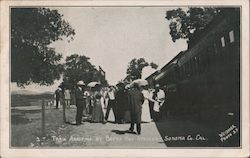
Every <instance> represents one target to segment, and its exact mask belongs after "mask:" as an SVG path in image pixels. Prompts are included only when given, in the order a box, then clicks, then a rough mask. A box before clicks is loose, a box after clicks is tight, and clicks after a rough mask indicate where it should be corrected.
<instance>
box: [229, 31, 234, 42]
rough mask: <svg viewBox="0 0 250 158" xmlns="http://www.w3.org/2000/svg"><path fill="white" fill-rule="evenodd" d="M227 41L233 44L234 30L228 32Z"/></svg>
mask: <svg viewBox="0 0 250 158" xmlns="http://www.w3.org/2000/svg"><path fill="white" fill-rule="evenodd" d="M229 41H230V43H233V42H234V30H232V31H230V32H229Z"/></svg>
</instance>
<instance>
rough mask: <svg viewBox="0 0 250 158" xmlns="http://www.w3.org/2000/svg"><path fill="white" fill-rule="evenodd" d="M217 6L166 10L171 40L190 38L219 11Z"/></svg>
mask: <svg viewBox="0 0 250 158" xmlns="http://www.w3.org/2000/svg"><path fill="white" fill-rule="evenodd" d="M220 10H221V9H219V8H204V7H198V8H189V9H188V11H184V10H183V9H181V8H178V9H173V10H170V11H167V13H166V19H167V20H169V21H170V24H169V28H170V32H169V34H170V35H171V37H172V40H173V42H175V41H176V40H178V39H180V38H181V39H187V42H188V43H189V41H190V40H191V39H192V37H193V35H194V34H195V33H196V32H198V31H200V30H202V29H204V28H205V26H206V25H207V24H208V23H209V22H211V20H212V19H213V18H214V17H215V16H216V15H217V14H218V13H219V12H220Z"/></svg>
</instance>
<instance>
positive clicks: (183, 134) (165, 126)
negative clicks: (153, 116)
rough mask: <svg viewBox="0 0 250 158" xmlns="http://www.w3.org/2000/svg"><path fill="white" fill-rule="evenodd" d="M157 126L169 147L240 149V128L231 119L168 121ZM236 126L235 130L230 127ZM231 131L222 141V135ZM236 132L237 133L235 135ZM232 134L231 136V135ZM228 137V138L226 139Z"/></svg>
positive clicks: (158, 123)
mask: <svg viewBox="0 0 250 158" xmlns="http://www.w3.org/2000/svg"><path fill="white" fill-rule="evenodd" d="M155 125H156V127H157V129H158V131H159V133H160V135H161V137H162V139H163V140H164V143H165V144H166V146H168V147H239V146H240V137H239V133H240V126H239V123H238V122H235V121H233V120H230V119H224V120H219V119H217V120H216V121H201V120H190V119H180V118H179V119H167V120H165V121H161V122H155ZM232 126H235V127H236V128H237V130H236V128H234V130H230V127H232ZM227 130H228V131H229V133H227V134H226V135H225V136H224V137H223V138H225V140H223V141H222V140H221V138H222V137H221V136H220V134H221V133H222V132H225V131H227ZM234 132H235V133H234ZM230 133H231V134H230ZM226 137H228V138H226Z"/></svg>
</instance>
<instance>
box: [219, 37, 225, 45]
mask: <svg viewBox="0 0 250 158" xmlns="http://www.w3.org/2000/svg"><path fill="white" fill-rule="evenodd" d="M220 41H221V46H222V47H225V46H226V43H225V37H221V38H220Z"/></svg>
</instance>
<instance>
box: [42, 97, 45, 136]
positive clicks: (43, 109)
mask: <svg viewBox="0 0 250 158" xmlns="http://www.w3.org/2000/svg"><path fill="white" fill-rule="evenodd" d="M42 135H43V136H45V101H44V99H43V100H42Z"/></svg>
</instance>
